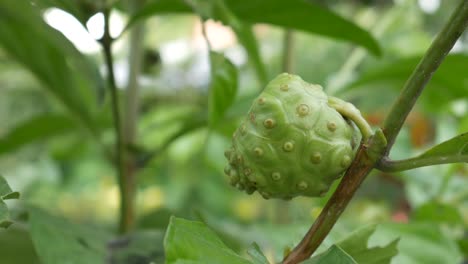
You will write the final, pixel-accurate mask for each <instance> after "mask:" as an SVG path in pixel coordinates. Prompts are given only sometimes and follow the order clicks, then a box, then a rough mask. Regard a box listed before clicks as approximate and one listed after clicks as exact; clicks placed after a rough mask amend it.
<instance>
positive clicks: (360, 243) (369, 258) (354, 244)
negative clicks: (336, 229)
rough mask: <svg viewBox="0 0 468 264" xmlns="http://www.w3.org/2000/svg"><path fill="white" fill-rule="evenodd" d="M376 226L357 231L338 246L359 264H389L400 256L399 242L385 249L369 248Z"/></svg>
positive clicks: (394, 242) (384, 247) (395, 241)
mask: <svg viewBox="0 0 468 264" xmlns="http://www.w3.org/2000/svg"><path fill="white" fill-rule="evenodd" d="M375 229H376V226H375V225H371V226H367V227H364V228H361V229H358V230H356V231H355V232H353V233H352V234H351V235H349V236H348V237H347V238H346V239H344V240H342V241H341V242H338V243H337V245H338V246H339V247H340V248H341V249H343V250H344V251H345V252H346V253H347V254H349V255H350V256H351V257H353V259H354V260H355V261H356V262H357V263H359V264H389V263H390V262H391V261H392V258H393V257H394V256H396V255H397V254H398V250H397V245H398V240H399V239H395V240H394V241H392V242H390V243H389V244H387V245H386V246H383V247H371V248H368V247H367V243H368V241H369V238H370V237H371V235H372V234H373V233H374V232H375Z"/></svg>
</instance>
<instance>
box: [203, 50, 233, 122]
mask: <svg viewBox="0 0 468 264" xmlns="http://www.w3.org/2000/svg"><path fill="white" fill-rule="evenodd" d="M210 62H211V85H210V92H209V97H208V111H209V116H210V118H209V123H210V124H211V125H215V124H216V123H218V122H219V121H220V120H221V119H222V118H223V117H224V114H225V112H226V110H227V109H228V108H229V107H230V106H231V105H232V103H233V102H234V98H235V96H236V93H237V68H236V66H234V64H232V62H230V61H229V60H228V59H227V58H226V57H224V55H222V54H220V53H217V52H210Z"/></svg>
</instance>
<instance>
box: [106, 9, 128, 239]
mask: <svg viewBox="0 0 468 264" xmlns="http://www.w3.org/2000/svg"><path fill="white" fill-rule="evenodd" d="M103 14H104V35H103V37H102V39H101V40H100V43H101V45H102V48H103V51H104V59H105V62H106V67H107V79H108V86H109V89H110V94H111V106H112V118H113V120H114V133H115V138H116V140H115V154H114V156H115V158H114V163H115V164H114V165H115V167H116V169H117V175H118V183H119V190H120V217H119V232H120V233H126V232H128V231H129V230H130V223H132V222H133V220H132V217H133V212H132V210H133V205H132V204H131V203H130V201H129V199H128V197H127V190H126V188H127V185H128V184H127V177H126V175H125V168H124V158H125V157H124V155H125V153H124V151H125V150H124V147H123V146H124V145H123V136H122V129H121V124H120V109H119V98H118V92H117V85H116V83H115V74H114V66H113V65H114V63H113V57H112V44H113V39H112V37H111V36H110V31H109V15H110V9H108V8H106V9H104V10H103Z"/></svg>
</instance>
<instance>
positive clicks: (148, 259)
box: [107, 230, 164, 264]
mask: <svg viewBox="0 0 468 264" xmlns="http://www.w3.org/2000/svg"><path fill="white" fill-rule="evenodd" d="M163 239H164V234H163V233H162V232H161V231H157V230H146V231H140V232H137V233H132V234H130V235H126V236H122V237H119V238H117V239H114V240H112V241H111V242H109V243H108V250H109V252H108V257H107V259H108V263H112V264H137V263H158V264H159V263H160V264H162V263H164V249H163Z"/></svg>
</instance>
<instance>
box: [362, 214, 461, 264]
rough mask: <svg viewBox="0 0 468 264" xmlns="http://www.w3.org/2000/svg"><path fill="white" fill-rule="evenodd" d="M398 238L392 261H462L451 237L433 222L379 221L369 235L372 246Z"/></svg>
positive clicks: (400, 263)
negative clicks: (386, 222)
mask: <svg viewBox="0 0 468 264" xmlns="http://www.w3.org/2000/svg"><path fill="white" fill-rule="evenodd" d="M396 238H400V242H399V243H398V255H397V256H396V257H395V258H394V259H393V263H398V264H414V263H424V264H440V263H461V262H462V255H461V253H460V250H459V248H458V246H457V244H456V242H455V241H454V239H453V238H450V237H448V236H447V235H446V234H445V232H442V231H441V229H440V227H439V226H438V225H434V224H433V223H409V224H394V223H388V224H381V225H379V228H378V230H377V232H375V234H374V235H373V236H372V238H371V241H370V242H371V243H370V244H372V245H381V244H383V243H386V241H388V240H389V239H396Z"/></svg>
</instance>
